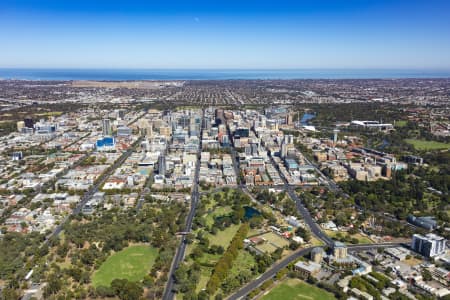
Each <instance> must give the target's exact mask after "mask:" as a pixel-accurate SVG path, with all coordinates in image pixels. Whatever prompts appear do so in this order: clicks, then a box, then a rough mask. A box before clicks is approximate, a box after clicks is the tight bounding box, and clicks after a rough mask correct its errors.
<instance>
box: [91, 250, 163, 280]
mask: <svg viewBox="0 0 450 300" xmlns="http://www.w3.org/2000/svg"><path fill="white" fill-rule="evenodd" d="M157 256H158V250H157V249H156V248H153V247H150V246H146V245H136V246H130V247H127V248H125V249H123V250H122V251H119V252H117V253H114V254H113V255H111V256H110V257H108V259H107V260H106V261H105V262H104V263H103V264H102V265H101V266H100V268H99V269H98V270H97V271H96V272H95V273H94V274H93V277H92V283H93V285H94V286H95V287H97V286H100V285H103V286H109V285H110V284H111V281H113V280H114V279H128V280H129V281H140V280H142V279H143V278H144V276H145V275H146V274H147V273H148V271H149V270H150V269H151V267H152V265H153V263H154V262H155V259H156V257H157Z"/></svg>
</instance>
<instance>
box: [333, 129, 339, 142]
mask: <svg viewBox="0 0 450 300" xmlns="http://www.w3.org/2000/svg"><path fill="white" fill-rule="evenodd" d="M338 133H339V129H335V130H333V143H334V145H336V143H337V140H338Z"/></svg>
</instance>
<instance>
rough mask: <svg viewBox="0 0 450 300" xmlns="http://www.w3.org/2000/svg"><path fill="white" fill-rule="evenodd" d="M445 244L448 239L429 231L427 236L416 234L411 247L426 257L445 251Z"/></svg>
mask: <svg viewBox="0 0 450 300" xmlns="http://www.w3.org/2000/svg"><path fill="white" fill-rule="evenodd" d="M445 244H446V240H445V239H444V238H443V237H441V236H438V235H436V234H433V233H429V234H427V235H425V236H423V235H421V234H414V235H413V240H412V242H411V248H412V250H414V251H416V252H417V253H420V254H422V255H423V256H425V257H435V256H438V255H441V254H444V253H445V250H446V246H445Z"/></svg>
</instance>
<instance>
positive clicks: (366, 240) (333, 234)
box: [324, 230, 373, 244]
mask: <svg viewBox="0 0 450 300" xmlns="http://www.w3.org/2000/svg"><path fill="white" fill-rule="evenodd" d="M324 231H325V233H326V234H327V235H328V236H329V237H331V238H335V237H336V235H337V234H338V233H339V231H332V230H324ZM341 235H342V236H346V235H347V233H346V232H341ZM350 237H352V238H356V239H357V240H358V244H372V243H373V241H372V240H371V239H369V238H368V237H367V236H364V235H362V234H360V233H356V234H353V235H350Z"/></svg>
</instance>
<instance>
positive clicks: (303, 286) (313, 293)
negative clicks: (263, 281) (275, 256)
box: [261, 279, 336, 300]
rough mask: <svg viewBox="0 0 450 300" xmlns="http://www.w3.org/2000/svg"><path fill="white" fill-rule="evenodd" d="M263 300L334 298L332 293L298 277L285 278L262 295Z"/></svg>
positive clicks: (324, 299)
mask: <svg viewBox="0 0 450 300" xmlns="http://www.w3.org/2000/svg"><path fill="white" fill-rule="evenodd" d="M261 299H263V300H279V299H292V300H334V299H336V298H335V297H334V296H333V294H330V293H328V292H327V291H325V290H322V289H319V288H318V287H315V286H313V285H310V284H307V283H305V282H303V281H301V280H299V279H287V280H285V281H284V282H283V283H281V284H279V285H278V286H276V287H275V288H273V289H272V290H271V291H270V292H269V293H267V294H266V295H264V296H263V297H262V298H261Z"/></svg>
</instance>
